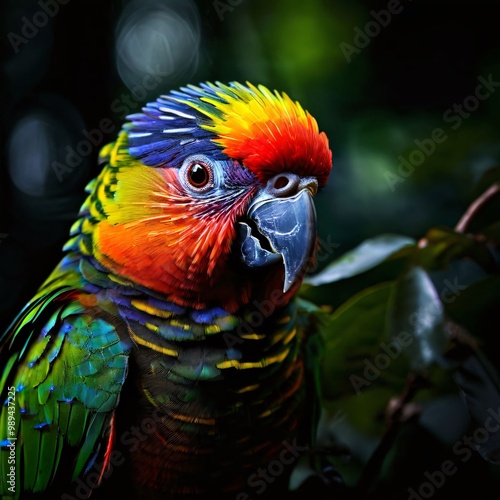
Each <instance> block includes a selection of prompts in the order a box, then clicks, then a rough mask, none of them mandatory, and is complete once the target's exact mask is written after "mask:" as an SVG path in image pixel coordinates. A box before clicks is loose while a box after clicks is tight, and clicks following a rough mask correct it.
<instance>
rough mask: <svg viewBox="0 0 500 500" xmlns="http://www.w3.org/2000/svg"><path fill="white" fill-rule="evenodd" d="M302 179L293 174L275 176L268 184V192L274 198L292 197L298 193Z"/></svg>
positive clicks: (286, 173)
mask: <svg viewBox="0 0 500 500" xmlns="http://www.w3.org/2000/svg"><path fill="white" fill-rule="evenodd" d="M299 182H300V178H299V177H298V176H297V175H295V174H292V173H289V172H285V173H281V174H278V175H275V176H274V177H273V178H272V179H269V181H268V183H267V188H266V189H267V192H268V193H269V194H271V195H272V196H279V197H285V196H291V195H293V194H295V193H296V192H297V187H298V185H299Z"/></svg>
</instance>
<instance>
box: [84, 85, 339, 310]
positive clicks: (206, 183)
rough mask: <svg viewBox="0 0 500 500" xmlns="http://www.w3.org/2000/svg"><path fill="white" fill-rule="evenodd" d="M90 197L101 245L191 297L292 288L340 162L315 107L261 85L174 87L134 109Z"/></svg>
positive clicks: (192, 301)
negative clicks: (319, 196)
mask: <svg viewBox="0 0 500 500" xmlns="http://www.w3.org/2000/svg"><path fill="white" fill-rule="evenodd" d="M127 119H128V121H127V123H126V124H125V125H124V126H123V129H122V131H121V133H120V135H119V137H118V139H117V140H116V141H115V142H114V143H113V144H110V145H108V146H106V147H105V148H103V150H102V152H101V156H102V159H103V161H105V162H106V165H105V167H104V168H103V170H102V172H101V174H100V176H99V178H98V180H97V182H96V183H95V184H94V188H93V193H92V194H91V197H90V199H91V200H93V203H91V206H92V207H93V208H91V210H90V213H91V215H92V212H94V214H93V215H94V216H95V223H94V224H93V229H92V256H93V258H95V260H96V261H97V262H98V264H99V265H100V266H101V267H103V268H105V269H107V270H108V271H109V272H110V273H111V274H112V275H114V276H115V277H117V279H119V280H121V281H126V282H130V283H134V284H137V285H139V286H140V287H143V288H146V289H148V290H152V291H154V292H155V293H157V294H161V295H162V296H164V297H165V298H166V300H170V301H173V302H175V303H178V304H180V305H188V306H191V307H196V308H199V307H206V306H208V305H210V304H217V305H219V306H223V307H225V308H226V309H227V310H230V311H235V310H237V309H238V308H239V307H241V306H242V305H244V304H246V303H249V302H250V301H251V300H254V299H264V298H269V297H270V296H272V295H274V297H275V299H273V300H274V301H276V300H277V299H279V300H280V301H281V303H286V302H287V300H289V297H291V296H292V295H293V294H294V292H295V291H296V289H297V287H298V286H299V285H300V282H301V280H302V278H303V277H304V274H305V271H306V270H307V268H308V266H309V264H310V263H311V258H312V256H313V252H314V248H315V243H316V212H315V208H314V203H313V199H312V198H313V196H314V195H315V194H316V192H317V190H318V188H321V187H322V186H324V185H325V183H326V181H327V179H328V176H329V173H330V170H331V164H332V155H331V151H330V150H329V147H328V139H327V137H326V135H325V134H324V133H323V132H321V133H320V132H319V130H318V125H317V123H316V121H315V119H314V118H313V117H312V116H311V115H310V114H309V113H308V112H307V111H305V110H304V109H303V108H302V107H301V106H300V104H299V103H297V102H294V101H292V100H291V99H290V98H289V97H288V96H287V95H286V94H282V93H278V92H276V91H275V92H270V91H269V90H268V89H267V88H265V87H264V86H262V85H259V86H254V85H252V84H250V83H247V84H246V85H242V84H240V83H236V82H233V83H231V84H229V85H224V84H222V83H216V84H212V83H206V84H201V85H200V86H199V87H198V86H191V85H189V86H187V87H183V88H181V89H180V90H178V91H177V90H174V91H172V92H171V93H170V94H168V95H164V96H161V97H159V98H158V99H157V100H156V101H155V102H152V103H149V104H147V105H146V106H145V107H144V108H143V109H142V112H141V113H137V114H133V115H130V116H128V117H127Z"/></svg>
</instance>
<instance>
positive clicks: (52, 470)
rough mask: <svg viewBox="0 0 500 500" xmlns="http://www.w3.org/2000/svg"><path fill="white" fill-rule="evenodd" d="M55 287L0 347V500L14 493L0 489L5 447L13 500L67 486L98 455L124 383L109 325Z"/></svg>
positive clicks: (4, 485)
mask: <svg viewBox="0 0 500 500" xmlns="http://www.w3.org/2000/svg"><path fill="white" fill-rule="evenodd" d="M62 282H63V280H60V279H56V280H54V281H52V282H51V283H50V284H49V286H46V287H44V289H43V290H42V293H40V294H39V295H37V296H36V297H35V298H34V299H33V300H32V301H31V302H30V303H29V304H28V306H27V307H26V308H25V309H24V310H23V311H22V312H21V314H20V316H19V317H18V318H17V320H16V321H15V322H14V324H13V326H12V327H11V328H10V329H9V330H8V331H7V333H6V334H5V335H4V337H3V338H2V339H1V341H0V366H2V367H4V368H3V374H2V376H1V379H0V394H1V401H2V405H3V406H2V407H1V414H0V476H1V477H2V481H0V496H3V495H6V498H7V496H8V497H9V498H12V491H13V490H12V489H11V490H9V489H8V488H9V486H10V484H9V483H8V482H6V481H4V479H5V478H7V477H8V476H7V474H8V472H9V470H10V467H11V465H12V461H10V462H9V457H10V456H11V455H10V449H11V448H13V446H10V447H9V445H10V444H11V443H15V455H16V463H15V467H16V471H15V478H16V487H15V491H16V496H15V498H19V496H20V495H21V493H22V492H23V491H33V492H40V491H45V490H47V488H49V487H50V485H51V484H52V483H53V482H54V480H55V479H56V478H57V481H58V482H60V481H66V482H67V483H68V484H69V482H70V481H71V480H72V479H74V478H76V477H77V476H78V475H79V474H81V473H82V471H84V467H85V466H86V465H88V463H89V462H90V461H91V460H92V459H93V458H94V457H95V456H96V455H97V453H98V451H99V448H101V450H100V451H101V453H102V451H103V450H102V448H105V447H106V446H105V443H104V444H103V445H102V446H101V444H102V443H101V441H104V440H105V438H104V435H105V434H106V432H107V430H108V429H107V426H108V425H109V422H110V420H111V417H112V415H113V412H114V410H115V408H116V407H117V404H118V400H119V395H120V391H121V388H122V385H123V383H124V380H125V377H126V373H127V365H128V347H127V346H126V345H125V344H124V343H122V342H121V341H120V337H119V335H118V331H117V328H116V327H115V326H114V325H113V321H112V317H110V316H106V315H105V314H104V313H103V312H102V311H97V312H96V308H93V307H89V306H88V304H87V305H84V304H83V303H82V297H83V298H85V294H84V293H83V292H81V291H78V290H75V289H74V288H71V287H69V286H64V285H63V284H62ZM83 302H88V301H85V300H83ZM12 392H14V393H15V396H14V397H12V396H13V394H12ZM8 396H11V398H10V399H9V398H8ZM9 424H13V425H9ZM9 430H13V433H9ZM61 459H62V460H61Z"/></svg>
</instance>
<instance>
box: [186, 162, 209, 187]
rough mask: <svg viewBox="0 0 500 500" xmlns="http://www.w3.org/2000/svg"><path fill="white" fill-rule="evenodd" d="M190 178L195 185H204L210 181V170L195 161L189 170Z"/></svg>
mask: <svg viewBox="0 0 500 500" xmlns="http://www.w3.org/2000/svg"><path fill="white" fill-rule="evenodd" d="M189 178H190V180H191V182H192V183H193V184H194V185H195V186H197V187H201V186H204V185H205V184H206V183H207V182H208V172H207V169H206V167H204V166H203V165H200V164H199V163H195V164H194V165H193V166H192V167H191V169H190V171H189Z"/></svg>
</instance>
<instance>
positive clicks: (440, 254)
mask: <svg viewBox="0 0 500 500" xmlns="http://www.w3.org/2000/svg"><path fill="white" fill-rule="evenodd" d="M463 257H470V258H471V259H473V260H474V261H475V262H477V263H478V264H479V265H480V266H481V267H482V268H483V269H485V270H487V271H491V270H492V269H493V268H494V267H495V262H494V260H493V256H492V254H491V253H490V251H489V250H488V248H487V247H486V246H485V245H484V243H482V242H480V241H478V240H477V239H475V238H474V236H473V235H471V234H464V233H457V232H456V231H454V230H453V229H449V228H446V227H434V228H432V229H429V231H428V232H427V234H426V235H425V238H423V239H422V240H421V243H420V244H419V252H418V259H419V264H420V265H422V266H423V267H425V268H426V269H429V270H433V269H442V268H443V267H446V266H448V265H449V263H450V262H451V261H452V260H453V259H456V258H463Z"/></svg>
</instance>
